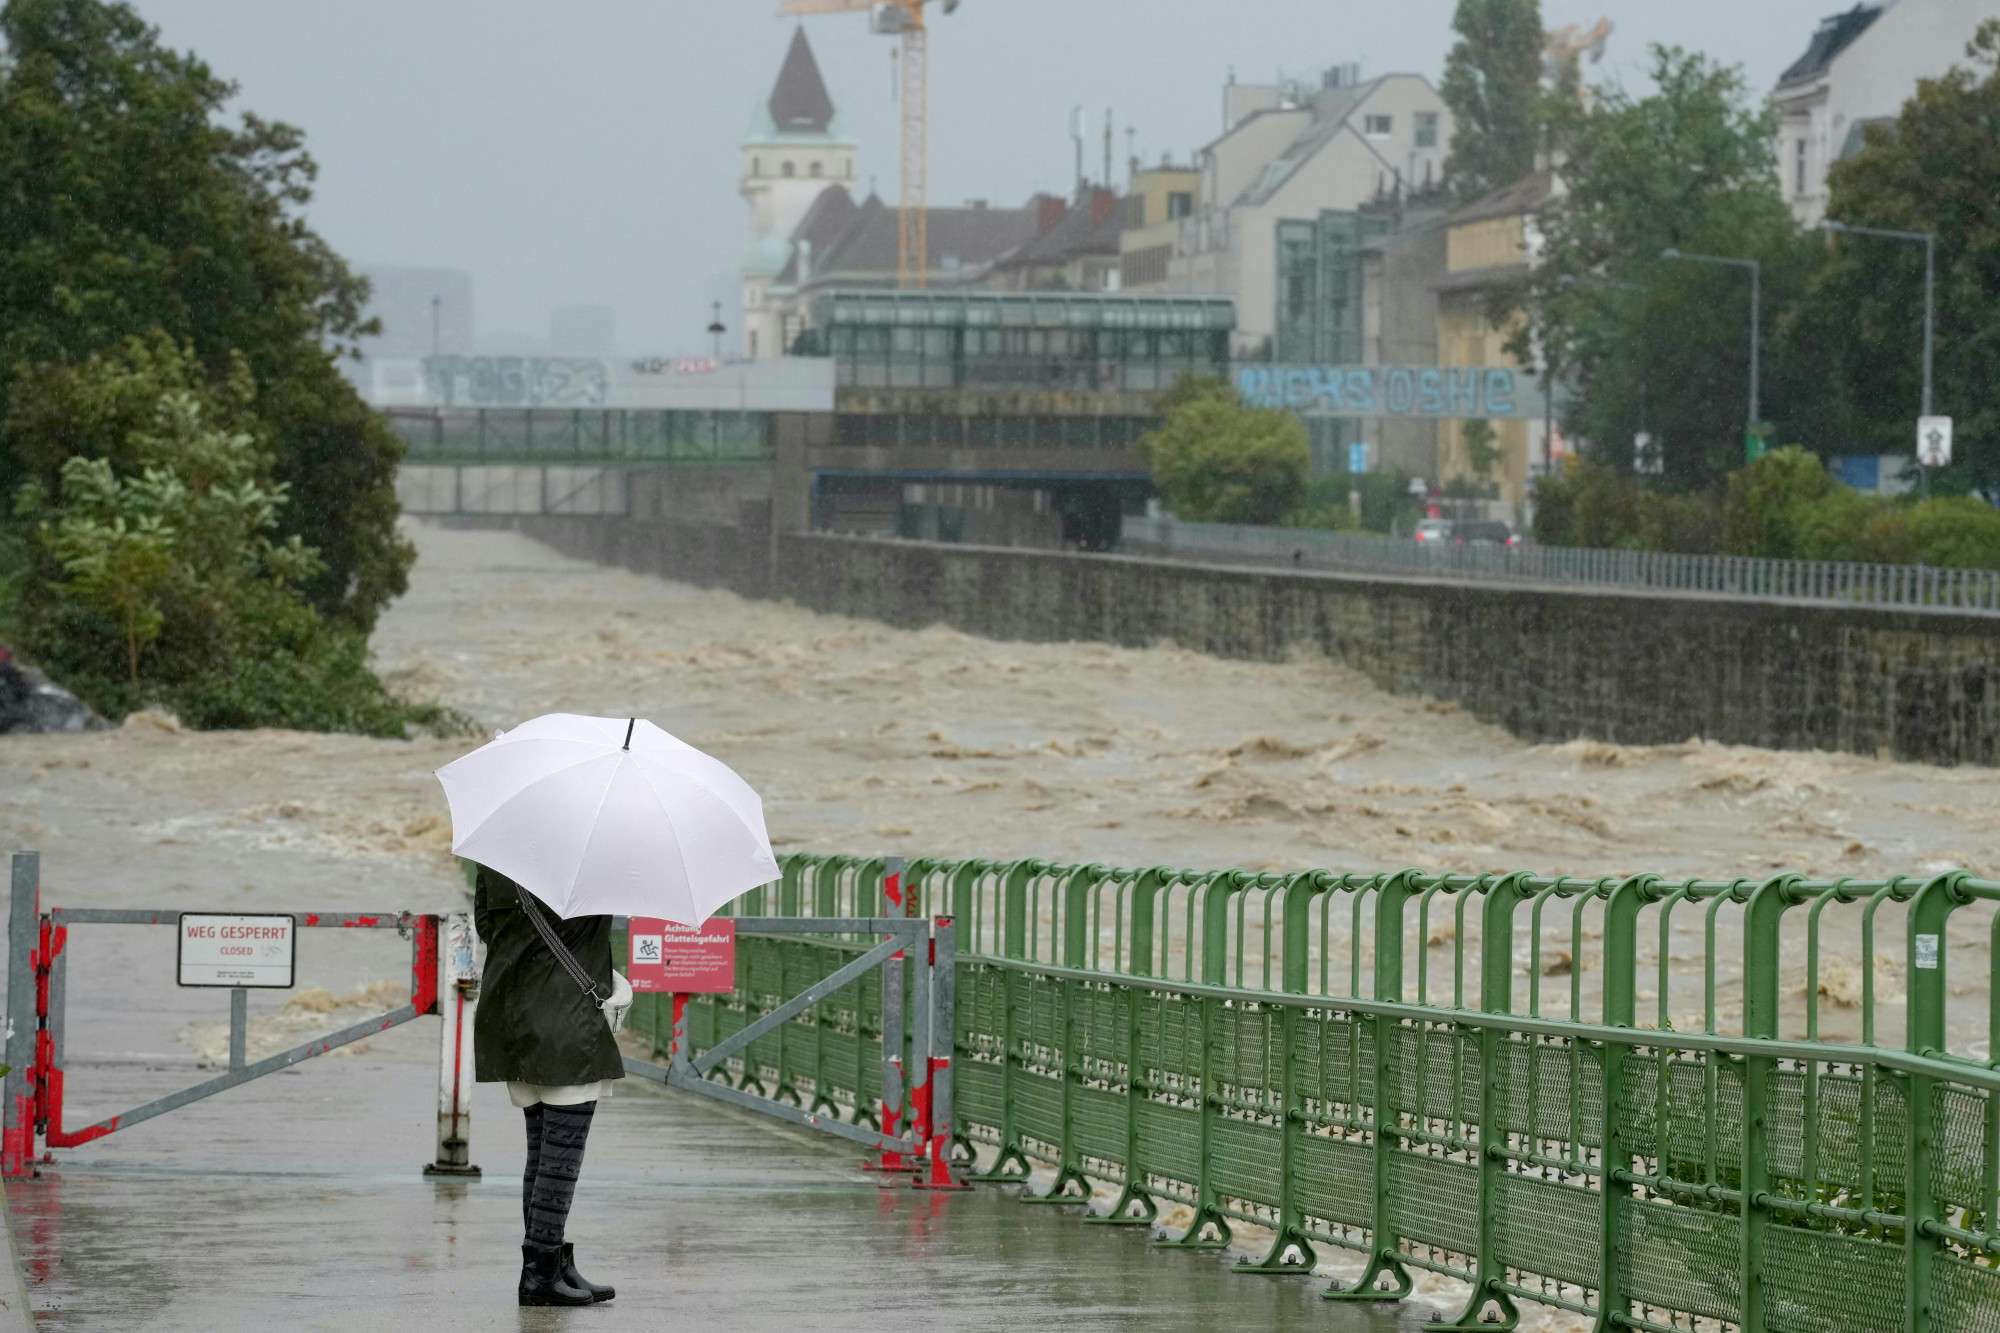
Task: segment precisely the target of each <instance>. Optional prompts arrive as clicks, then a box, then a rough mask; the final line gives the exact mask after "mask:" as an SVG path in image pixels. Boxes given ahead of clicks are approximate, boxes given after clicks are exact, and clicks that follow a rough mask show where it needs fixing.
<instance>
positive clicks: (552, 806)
mask: <svg viewBox="0 0 2000 1333" xmlns="http://www.w3.org/2000/svg"><path fill="white" fill-rule="evenodd" d="M437 778H438V781H439V782H441V783H443V784H444V795H445V799H446V800H447V801H449V802H450V803H451V849H452V851H454V852H456V853H458V854H459V855H460V856H463V857H467V858H469V859H471V860H474V861H477V862H479V863H480V864H481V865H486V866H491V867H492V868H493V869H495V870H497V871H499V872H500V873H501V874H503V875H506V876H508V877H509V878H510V879H513V880H514V881H516V882H517V883H519V884H520V885H521V886H522V887H523V888H525V889H527V890H528V892H530V893H532V894H534V895H535V897H537V898H539V899H541V900H542V901H543V902H544V903H546V904H548V906H549V908H550V910H552V911H554V912H555V914H556V915H557V916H561V917H574V916H590V915H593V914H597V913H606V912H608V913H623V914H625V915H629V916H655V917H664V918H666V919H667V920H669V921H678V922H680V923H682V924H683V925H690V926H696V925H700V924H701V923H702V922H703V921H704V920H706V919H707V918H708V915H709V914H710V913H711V912H714V911H715V910H716V909H717V908H719V907H721V906H722V905H723V904H724V903H726V902H728V901H729V900H730V899H732V898H734V897H736V896H737V895H738V894H740V893H744V892H746V891H748V890H750V889H754V888H756V887H757V886H758V885H760V884H768V883H770V882H771V881H772V880H774V879H776V878H778V862H777V858H775V857H774V856H772V855H771V839H770V836H769V835H768V834H766V833H765V831H764V803H763V802H762V801H760V800H758V799H757V793H756V792H754V791H752V790H751V789H750V784H749V783H747V782H745V781H744V780H743V779H742V778H740V777H738V776H736V774H735V773H734V772H733V771H732V770H731V769H730V768H729V766H728V765H727V764H724V763H723V762H722V761H721V760H719V759H715V758H712V757H710V756H708V755H705V754H703V753H702V752H701V751H700V750H697V749H695V748H694V747H693V746H692V745H689V744H688V743H687V742H685V741H682V740H677V739H675V738H674V737H672V736H669V735H668V734H667V733H666V732H664V731H662V730H660V729H659V728H658V727H656V726H654V725H653V724H652V723H650V722H647V721H645V720H643V719H635V718H623V717H582V716H579V715H577V714H575V713H550V714H548V715H547V716H545V717H538V718H535V719H533V720H532V721H528V722H523V723H522V724H521V725H520V726H518V727H516V728H514V729H513V730H512V731H508V732H503V733H501V734H500V735H498V736H496V737H495V738H494V739H493V740H492V741H491V742H489V743H488V744H485V745H482V746H480V747H479V748H478V749H477V750H474V751H473V752H472V753H471V754H468V755H466V756H465V757H463V758H461V759H455V760H453V761H452V762H451V763H449V764H446V765H445V766H444V767H443V768H440V769H439V770H438V771H437Z"/></svg>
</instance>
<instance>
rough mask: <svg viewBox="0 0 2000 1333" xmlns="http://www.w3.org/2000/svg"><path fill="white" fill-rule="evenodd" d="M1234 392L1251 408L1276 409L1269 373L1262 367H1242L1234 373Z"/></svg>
mask: <svg viewBox="0 0 2000 1333" xmlns="http://www.w3.org/2000/svg"><path fill="white" fill-rule="evenodd" d="M1236 392H1237V393H1239V394H1241V395H1242V396H1243V400H1244V401H1245V402H1247V403H1248V404H1249V405H1250V406H1252V407H1276V406H1277V403H1276V402H1274V401H1273V399H1274V398H1275V397H1276V395H1275V394H1273V393H1272V392H1271V372H1270V371H1269V370H1268V369H1266V368H1265V367H1263V366H1243V367H1241V368H1240V369H1238V370H1237V372H1236Z"/></svg>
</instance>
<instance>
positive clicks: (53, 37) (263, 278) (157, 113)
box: [0, 0, 413, 631]
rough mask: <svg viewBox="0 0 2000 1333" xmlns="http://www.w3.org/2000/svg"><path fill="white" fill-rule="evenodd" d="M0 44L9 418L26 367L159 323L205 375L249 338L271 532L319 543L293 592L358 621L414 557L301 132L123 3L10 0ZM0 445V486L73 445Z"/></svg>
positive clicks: (390, 440)
mask: <svg viewBox="0 0 2000 1333" xmlns="http://www.w3.org/2000/svg"><path fill="white" fill-rule="evenodd" d="M0 43H4V47H5V50H6V53H7V54H6V58H5V61H4V63H0V199H4V200H5V201H6V204H5V206H4V207H0V416H4V417H7V418H8V419H10V420H11V419H13V410H12V409H13V406H14V399H15V397H16V393H17V384H18V381H19V379H20V378H21V376H22V375H23V374H24V373H26V374H29V375H35V374H40V375H43V376H49V375H54V376H57V377H60V375H61V374H63V373H65V372H64V369H63V368H64V367H74V366H75V365H76V364H78V363H80V362H82V361H83V360H85V359H86V358H88V357H89V356H90V355H91V354H92V353H93V352H97V351H100V350H103V349H107V348H111V347H115V346H117V345H118V344H119V343H120V342H121V341H122V340H123V339H126V338H130V337H134V336H143V335H147V334H148V333H149V332H150V331H152V330H155V329H158V330H163V331H164V332H165V333H166V334H167V335H168V337H169V338H170V339H172V340H173V341H174V342H176V343H180V344H186V345H188V346H191V347H193V349H194V350H195V353H196V358H197V368H196V370H195V372H194V373H195V375H196V377H197V378H206V379H209V380H212V381H219V380H222V379H226V378H227V377H228V376H229V375H230V374H231V373H232V366H233V364H234V362H233V357H236V356H241V357H242V358H243V364H244V365H245V366H246V367H247V368H248V371H249V374H250V377H251V382H252V384H253V385H254V389H255V393H254V405H253V412H254V415H255V416H256V418H257V419H258V422H259V423H260V427H259V430H260V435H261V438H263V439H264V440H266V441H267V443H268V446H269V448H270V449H271V450H272V453H273V476H274V478H275V479H277V480H280V481H283V482H285V483H287V484H288V485H289V486H290V487H291V488H292V489H291V495H292V501H293V502H292V503H290V504H288V505H286V506H285V507H284V509H283V511H282V514H281V518H280V523H281V535H285V536H297V537H299V538H300V539H301V542H302V544H304V545H307V546H311V547H314V548H315V549H317V550H319V551H320V552H321V555H322V567H321V569H320V570H319V572H318V573H316V574H314V575H313V576H312V578H311V579H309V580H308V581H307V583H306V585H305V592H306V593H307V595H308V596H309V598H310V600H311V601H312V603H313V604H314V605H315V606H317V607H318V608H320V609H321V610H322V611H324V612H326V613H328V614H331V615H333V616H335V617H337V618H339V619H341V620H343V621H344V622H346V623H348V624H350V625H353V626H354V627H356V628H358V629H361V630H363V631H365V630H366V629H368V628H369V627H370V626H372V625H373V623H374V620H375V617H376V615H377V614H378V613H379V612H380V611H381V609H382V607H383V606H384V605H385V604H386V603H387V602H388V601H389V600H390V599H391V598H393V597H394V596H396V595H397V594H398V593H400V592H402V591H403V589H404V587H405V586H406V583H407V571H408V568H409V564H410V561H411V559H412V558H413V552H412V550H411V548H410V547H409V545H408V543H407V542H405V541H403V540H402V539H401V538H399V537H398V535H397V533H396V529H395V521H396V512H397V511H396V504H395V495H394V480H395V468H396V464H397V462H398V460H399V459H400V457H401V455H402V444H401V442H400V441H398V440H397V439H396V437H395V436H394V435H393V434H392V433H391V432H390V431H389V430H388V428H387V427H386V425H385V424H384V423H382V422H381V421H380V419H379V418H377V417H376V415H375V414H374V413H372V412H370V411H369V410H368V409H367V407H366V405H365V404H363V403H362V402H361V400H360V398H359V396H358V395H357V394H356V393H355V391H354V389H353V388H352V387H351V386H350V385H349V384H348V383H347V382H346V381H345V380H343V379H342V378H341V377H340V374H339V372H338V370H337V369H336V366H335V360H336V357H337V356H338V355H339V354H340V352H341V351H342V350H343V349H344V348H347V347H349V346H351V344H352V341H353V339H354V338H355V337H357V336H358V335H360V334H362V333H364V332H366V331H368V330H367V326H366V325H364V323H363V321H362V318H361V310H362V306H363V303H364V301H365V299H366V295H367V288H366V284H365V283H364V282H363V281H362V280H361V279H359V278H357V277H355V276H354V275H353V274H351V273H350V272H349V271H348V269H347V267H346V265H345V264H344V263H342V261H341V260H340V258H339V257H338V256H337V255H335V254H334V253H333V251H332V250H331V249H330V248H328V246H327V245H326V243H325V242H324V241H323V240H321V239H320V237H319V236H317V235H316V234H314V233H313V232H312V231H311V230H310V229H309V228H308V227H306V225H305V224H304V222H303V221H302V220H301V217H300V210H301V209H302V208H303V206H304V205H305V203H306V202H307V200H308V199H309V198H310V197H311V190H310V186H311V182H312V180H313V178H314V175H315V173H316V171H317V168H316V167H315V165H314V163H313V161H312V159H311V158H310V157H309V156H307V155H306V153H305V152H304V150H303V147H302V145H303V142H304V140H303V136H302V135H301V133H300V132H299V131H298V130H296V129H293V128H292V127H290V126H287V125H282V124H277V123H274V122H269V121H265V120H261V119H259V118H258V117H257V116H255V115H252V114H248V113H246V114H245V115H243V117H242V118H241V122H240V124H229V123H225V121H224V119H223V111H224V105H225V103H226V102H227V101H228V99H229V98H230V97H231V96H233V95H234V92H235V89H234V87H233V86H232V85H230V84H228V83H226V82H224V81H223V80H221V79H219V78H217V77H216V76H215V75H214V74H213V73H211V72H210V70H209V68H208V67H207V66H206V65H205V64H203V63H202V62H201V61H199V60H197V59H195V58H194V57H193V56H188V55H182V54H180V53H177V52H174V51H171V50H168V49H167V48H165V47H163V46H161V45H160V43H159V40H158V33H157V32H156V31H155V30H154V29H152V28H149V27H148V26H146V24H145V23H143V22H142V21H141V20H140V19H139V17H138V16H137V15H136V14H135V13H134V12H133V11H132V9H131V8H130V7H129V6H127V5H125V4H117V3H106V2H105V0H7V3H6V4H5V5H4V6H0ZM24 367H41V368H42V369H41V370H39V371H35V370H28V371H24V370H23V368H24ZM45 400H46V399H45ZM51 444H52V447H47V446H50V445H51ZM0 445H5V446H9V447H0V491H4V492H6V493H11V492H12V491H13V490H14V488H15V487H16V486H17V485H18V484H19V483H20V482H21V481H23V480H26V479H28V478H30V477H32V478H34V479H35V480H37V481H39V482H40V484H41V485H42V486H43V488H44V489H46V490H53V489H55V488H56V487H58V486H59V485H60V482H61V469H62V466H63V463H64V461H65V459H66V458H67V457H69V456H70V454H71V453H72V452H73V450H71V449H70V448H69V447H68V446H66V445H64V444H63V443H62V440H61V438H60V437H57V438H55V439H54V440H53V442H51V440H50V439H49V437H47V436H46V435H44V436H42V437H41V442H40V444H39V445H38V446H37V447H38V448H41V449H42V452H41V453H40V454H38V456H37V457H35V458H33V459H30V458H28V457H26V456H24V455H23V454H22V452H21V446H20V442H19V441H18V440H17V439H15V438H14V437H13V435H12V434H11V432H10V434H9V436H8V438H7V439H5V440H4V441H0Z"/></svg>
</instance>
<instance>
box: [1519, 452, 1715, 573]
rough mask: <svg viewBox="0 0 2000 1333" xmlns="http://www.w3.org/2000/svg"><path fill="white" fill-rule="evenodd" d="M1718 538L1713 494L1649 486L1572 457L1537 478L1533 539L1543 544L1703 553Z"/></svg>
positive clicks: (1621, 470) (1623, 472)
mask: <svg viewBox="0 0 2000 1333" xmlns="http://www.w3.org/2000/svg"><path fill="white" fill-rule="evenodd" d="M1720 538H1721V515H1720V514H1719V512H1718V511H1717V506H1716V504H1715V501H1714V499H1713V497H1712V495H1710V494H1707V493H1699V494H1692V495H1687V494H1674V493H1673V492H1670V491H1660V490H1652V489H1649V488H1647V487H1644V486H1642V485H1640V484H1639V481H1638V479H1637V478H1636V477H1634V476H1633V475H1632V473H1631V471H1630V470H1629V469H1626V468H1618V467H1611V466H1608V465H1606V464H1603V463H1596V462H1591V461H1590V460H1588V459H1578V458H1574V457H1572V458H1571V459H1570V461H1569V463H1568V466H1566V467H1565V468H1564V469H1563V470H1562V471H1561V472H1556V473H1551V474H1549V475H1547V476H1544V477H1540V478H1537V479H1536V482H1535V540H1536V541H1537V542H1539V543H1540V544H1542V545H1543V546H1589V547H1598V548H1614V549H1617V550H1625V551H1677V552H1679V553H1681V554H1683V555H1707V554H1712V553H1713V552H1715V551H1716V550H1717V549H1719V546H1720Z"/></svg>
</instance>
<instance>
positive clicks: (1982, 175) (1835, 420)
mask: <svg viewBox="0 0 2000 1333" xmlns="http://www.w3.org/2000/svg"><path fill="white" fill-rule="evenodd" d="M1966 54H1967V57H1968V59H1969V60H1970V62H1971V64H1972V68H1964V67H1961V68H1957V69H1954V70H1952V71H1951V72H1950V73H1949V74H1946V75H1945V76H1944V77H1943V78H1941V79H1925V80H1923V81H1921V82H1920V83H1919V84H1918V85H1917V91H1916V95H1915V96H1913V97H1912V98H1911V99H1910V100H1909V101H1908V102H1907V103H1905V104H1904V106H1903V109H1902V111H1901V113H1900V114H1899V115H1898V116H1897V117H1896V119H1895V121H1894V122H1893V123H1891V124H1888V125H1880V126H1869V127H1868V128H1867V129H1866V131H1865V134H1866V140H1865V145H1864V146H1863V147H1862V149H1861V151H1860V152H1858V153H1856V154H1855V155H1854V156H1853V157H1850V158H1848V159H1847V160H1845V161H1843V162H1839V163H1836V164H1835V165H1834V167H1833V169H1832V171H1831V172H1830V173H1829V175H1828V185H1829V188H1830V190H1831V198H1830V200H1829V204H1828V209H1827V213H1828V216H1829V217H1832V218H1835V219H1837V220H1839V221H1843V222H1849V223H1854V224H1857V225H1860V226H1868V227H1883V228H1889V229H1892V230H1897V231H1916V232H1931V233H1933V234H1935V235H1936V237H1937V352H1936V370H1935V389H1934V408H1935V410H1936V411H1937V412H1939V413H1942V414H1945V415H1948V416H1950V417H1952V418H1953V436H1954V439H1953V444H1952V447H1953V458H1952V466H1951V467H1950V469H1948V470H1947V471H1946V472H1945V473H1943V474H1941V475H1940V476H1939V477H1938V478H1936V479H1935V482H1934V484H1938V485H1941V486H1942V488H1943V489H1945V490H1947V491H1950V490H1963V489H1965V488H1966V487H1969V486H1980V487H1993V486H2000V403H1996V402H1995V401H1994V396H1993V393H1992V384H1993V367H1994V366H1995V365H1996V364H2000V227H1996V224H1995V219H1996V218H2000V20H1993V21H1989V22H1987V23H1986V24H1984V25H1983V26H1982V27H1981V28H1980V30H1979V33H1978V35H1977V36H1976V37H1975V38H1974V39H1973V41H1972V42H1971V44H1970V45H1969V46H1968V47H1967V49H1966ZM1981 69H1983V70H1984V73H1983V74H1982V73H1981V72H1980V71H1981ZM1825 245H1826V250H1827V258H1826V262H1825V266H1824V268H1822V269H1821V270H1820V271H1819V272H1818V273H1817V274H1816V275H1815V277H1814V278H1813V280H1812V282H1811V284H1810V286H1809V287H1808V289H1807V291H1806V292H1805V294H1804V296H1803V298H1802V299H1801V300H1800V301H1799V303H1798V305H1797V307H1796V309H1794V310H1793V311H1791V312H1790V314H1789V315H1788V316H1787V318H1786V319H1785V320H1784V322H1783V325H1782V327H1781V331H1780V336H1779V352H1780V355H1779V357H1778V364H1777V373H1778V376H1779V378H1780V381H1781V382H1782V383H1783V384H1785V385H1786V386H1788V389H1789V392H1788V393H1787V399H1788V401H1790V402H1792V403H1794V404H1795V407H1794V408H1793V412H1792V416H1793V420H1794V421H1795V422H1796V425H1797V428H1798V430H1799V433H1800V434H1801V435H1803V436H1805V437H1807V438H1812V439H1816V440H1824V441H1827V442H1828V443H1829V444H1830V445H1831V446H1832V447H1834V448H1836V449H1838V451H1840V452H1843V453H1863V454H1911V453H1914V451H1915V447H1916V422H1915V417H1916V415H1917V411H1918V407H1919V403H1920V401H1921V397H1922V373H1923V370H1922V361H1923V352H1922V348H1923V309H1924V253H1923V247H1922V246H1919V245H1912V244H1909V243H1907V242H1899V241H1890V240H1883V239H1879V238H1876V237H1870V236H1856V235H1847V236H1835V237H1832V238H1830V239H1829V240H1828V241H1827V242H1826V243H1825Z"/></svg>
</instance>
